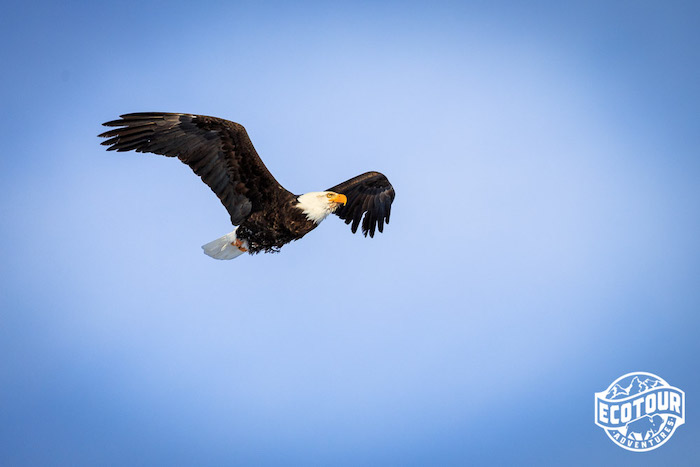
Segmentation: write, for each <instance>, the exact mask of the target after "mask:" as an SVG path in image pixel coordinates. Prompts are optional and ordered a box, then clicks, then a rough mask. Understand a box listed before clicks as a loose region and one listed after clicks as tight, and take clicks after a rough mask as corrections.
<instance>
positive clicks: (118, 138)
mask: <svg viewBox="0 0 700 467" xmlns="http://www.w3.org/2000/svg"><path fill="white" fill-rule="evenodd" d="M104 125H105V126H109V127H118V128H115V129H113V130H109V131H106V132H104V133H102V134H101V135H100V136H101V137H104V138H109V139H108V140H106V141H103V142H102V144H103V145H106V146H109V148H108V150H110V151H114V150H116V151H130V150H135V151H137V152H152V153H155V154H161V155H164V156H168V157H177V158H178V159H180V160H181V161H182V162H184V163H185V164H187V165H189V166H190V168H192V170H193V171H194V172H195V173H196V174H197V175H199V176H200V177H201V178H202V181H203V182H204V183H206V184H207V185H208V186H209V188H211V189H212V191H213V192H214V193H215V194H216V196H218V197H219V199H220V200H221V202H222V203H223V205H224V206H225V207H226V209H227V210H228V212H229V214H230V215H231V222H232V223H233V224H234V225H238V224H240V223H241V222H243V221H244V220H245V218H246V217H247V216H248V215H249V214H250V213H251V212H255V211H260V210H264V209H266V208H268V207H269V208H271V209H274V207H273V205H278V204H277V203H278V202H279V198H286V197H291V196H292V195H291V193H289V192H288V191H287V190H285V189H284V188H283V187H282V186H281V185H280V184H279V183H278V182H277V180H275V178H274V177H273V176H272V174H271V173H270V171H269V170H267V167H265V164H263V162H262V160H261V159H260V157H259V156H258V154H257V152H256V151H255V148H254V147H253V143H251V141H250V138H249V137H248V134H247V133H246V131H245V128H243V126H241V125H239V124H238V123H234V122H230V121H228V120H223V119H220V118H214V117H206V116H203V115H190V114H173V113H131V114H126V115H122V116H121V119H119V120H114V121H111V122H107V123H105V124H104Z"/></svg>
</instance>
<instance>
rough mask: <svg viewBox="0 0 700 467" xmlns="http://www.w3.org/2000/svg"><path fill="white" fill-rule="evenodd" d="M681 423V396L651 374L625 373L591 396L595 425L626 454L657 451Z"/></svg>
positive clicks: (682, 404) (683, 404)
mask: <svg viewBox="0 0 700 467" xmlns="http://www.w3.org/2000/svg"><path fill="white" fill-rule="evenodd" d="M683 423H685V393H684V392H683V391H681V390H680V389H678V388H676V387H673V386H671V385H670V384H668V383H667V382H666V381H664V380H663V379H662V378H660V377H658V376H656V375H654V374H652V373H644V372H641V371H640V372H635V373H628V374H626V375H624V376H621V377H619V378H618V379H616V380H615V381H613V382H612V383H611V384H610V386H608V388H607V389H606V390H605V391H602V392H597V393H596V394H595V424H596V425H598V426H599V427H601V428H603V430H605V432H606V433H607V434H608V437H609V438H610V439H611V440H612V441H613V442H615V444H617V445H618V446H620V447H622V448H624V449H627V450H629V451H637V452H644V451H651V450H652V449H656V448H658V447H659V446H661V445H662V444H664V443H665V442H666V441H668V440H669V439H671V436H673V434H674V433H675V432H676V428H678V427H679V426H681V425H682V424H683Z"/></svg>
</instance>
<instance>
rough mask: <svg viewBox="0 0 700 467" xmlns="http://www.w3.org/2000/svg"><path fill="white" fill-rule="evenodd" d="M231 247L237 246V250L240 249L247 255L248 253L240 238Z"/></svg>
mask: <svg viewBox="0 0 700 467" xmlns="http://www.w3.org/2000/svg"><path fill="white" fill-rule="evenodd" d="M231 245H233V246H235V247H236V248H238V249H239V250H240V251H242V252H243V253H245V252H246V251H248V248H245V247H244V246H243V242H242V241H241V239H239V238H237V239H236V241H235V242H231Z"/></svg>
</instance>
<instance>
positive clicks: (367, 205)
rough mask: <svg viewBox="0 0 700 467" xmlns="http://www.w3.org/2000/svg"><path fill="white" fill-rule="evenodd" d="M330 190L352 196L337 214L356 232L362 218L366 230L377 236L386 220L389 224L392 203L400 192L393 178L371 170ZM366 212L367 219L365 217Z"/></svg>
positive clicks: (364, 231) (363, 230)
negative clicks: (396, 188)
mask: <svg viewBox="0 0 700 467" xmlns="http://www.w3.org/2000/svg"><path fill="white" fill-rule="evenodd" d="M327 191H333V192H336V193H342V194H344V195H345V196H346V197H347V198H348V202H347V204H346V205H345V206H340V207H339V208H338V209H336V211H335V214H336V215H337V216H338V217H340V218H341V219H343V220H344V221H345V223H346V224H350V223H351V222H352V225H351V229H352V232H353V233H355V232H357V228H358V226H359V225H360V221H362V233H363V234H364V235H365V237H366V236H367V234H368V233H369V236H370V237H374V232H375V230H377V229H378V230H379V231H380V232H383V231H384V223H387V224H388V223H389V216H390V215H391V203H392V202H393V201H394V197H395V196H396V193H395V192H394V187H392V186H391V183H389V180H388V179H387V178H386V177H385V176H384V175H383V174H381V173H379V172H367V173H364V174H362V175H358V176H357V177H354V178H351V179H350V180H347V181H345V182H343V183H340V184H338V185H336V186H334V187H332V188H329V189H328V190H327ZM363 215H364V219H363V217H362V216H363Z"/></svg>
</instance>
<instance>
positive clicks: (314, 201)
mask: <svg viewBox="0 0 700 467" xmlns="http://www.w3.org/2000/svg"><path fill="white" fill-rule="evenodd" d="M103 125H104V126H108V127H117V128H115V129H112V130H109V131H106V132H104V133H102V134H100V135H99V136H100V137H103V138H108V139H107V140H106V141H103V142H102V144H103V145H105V146H109V147H108V148H107V150H108V151H114V150H116V151H130V150H132V149H133V150H135V151H137V152H151V153H154V154H161V155H164V156H168V157H177V158H178V159H180V160H181V161H182V162H184V163H185V164H187V165H188V166H190V168H191V169H192V170H193V171H194V173H196V174H197V175H199V176H200V177H201V178H202V181H203V182H204V183H206V184H207V185H208V186H209V188H211V189H212V191H213V192H214V193H215V194H216V196H218V198H219V200H221V203H222V204H223V205H224V207H225V208H226V210H227V211H228V213H229V215H230V216H231V223H232V224H233V225H234V226H236V228H235V229H234V230H233V232H231V233H229V234H226V235H224V236H223V237H221V238H218V239H216V240H214V241H212V242H209V243H207V244H206V245H204V246H202V249H204V253H206V254H207V255H209V256H211V257H212V258H216V259H233V258H236V257H237V256H239V255H241V254H243V253H245V252H248V253H250V254H254V253H259V252H261V251H262V252H267V253H270V252H278V251H279V250H280V248H281V247H282V246H283V245H285V244H287V243H289V242H291V241H293V240H298V239H300V238H301V237H303V236H304V235H306V234H307V233H309V232H311V231H312V230H313V229H315V228H316V226H318V224H320V223H321V221H322V220H323V219H325V218H326V217H327V216H328V215H329V214H331V213H332V214H335V215H337V216H338V217H340V218H341V219H343V220H344V221H345V223H346V224H350V223H352V225H351V230H352V232H353V233H355V232H357V228H358V226H359V225H360V222H362V233H363V234H364V235H365V237H366V236H367V234H368V233H369V236H370V237H374V233H375V231H376V230H379V231H380V232H383V231H384V223H385V222H386V223H387V224H388V223H389V215H390V214H391V203H392V201H393V200H394V196H395V193H394V188H393V187H392V186H391V183H389V180H388V179H387V178H386V177H385V176H384V175H383V174H381V173H379V172H367V173H364V174H362V175H358V176H357V177H354V178H351V179H350V180H347V181H345V182H343V183H340V184H338V185H335V186H333V187H331V188H329V189H327V190H325V191H314V192H310V193H306V194H303V195H295V194H292V193H291V192H289V191H288V190H286V189H285V188H284V187H283V186H282V185H280V184H279V183H278V182H277V180H275V177H273V176H272V174H271V173H270V171H269V170H268V169H267V167H265V164H263V161H262V160H261V159H260V156H258V153H257V152H256V151H255V148H254V147H253V143H251V141H250V138H249V137H248V134H247V133H246V131H245V128H243V126H242V125H239V124H238V123H234V122H230V121H228V120H224V119H221V118H215V117H207V116H204V115H192V114H178V113H161V112H152V113H151V112H149V113H130V114H126V115H122V116H121V117H120V118H119V119H118V120H113V121H110V122H107V123H104V124H103ZM363 216H364V218H363Z"/></svg>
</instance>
